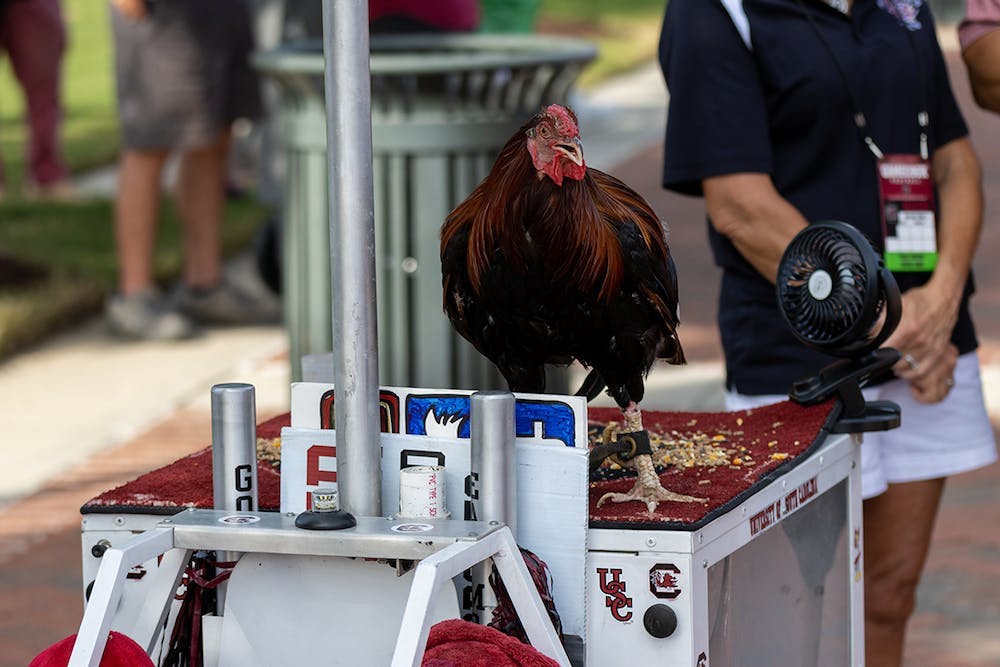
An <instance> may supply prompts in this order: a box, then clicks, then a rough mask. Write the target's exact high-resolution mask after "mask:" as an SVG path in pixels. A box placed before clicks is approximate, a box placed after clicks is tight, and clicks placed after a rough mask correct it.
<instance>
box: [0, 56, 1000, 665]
mask: <svg viewBox="0 0 1000 667" xmlns="http://www.w3.org/2000/svg"><path fill="white" fill-rule="evenodd" d="M949 61H950V65H951V67H952V76H953V81H954V84H955V87H956V89H957V92H958V94H959V97H960V101H961V104H962V106H963V109H964V110H965V111H966V113H967V118H968V120H969V122H970V126H971V128H972V132H973V137H974V139H975V141H976V142H977V147H978V150H979V152H980V156H981V158H982V160H983V162H984V167H985V174H986V179H987V193H988V204H987V205H988V209H987V213H988V216H990V217H992V219H993V221H994V222H996V221H997V220H998V215H1000V119H998V118H996V117H991V116H987V115H986V114H984V113H981V112H979V111H978V110H975V109H974V108H973V106H972V103H971V95H970V94H969V91H968V86H967V83H966V81H965V78H964V72H963V70H962V69H961V65H960V62H959V61H958V58H957V54H955V53H954V52H949ZM665 104H666V93H665V90H664V88H663V83H662V79H661V78H660V75H659V71H658V69H657V68H656V66H655V64H650V65H648V66H646V67H643V68H641V69H640V70H638V71H637V72H634V73H632V74H631V75H629V76H626V77H622V78H620V79H618V80H615V81H613V82H611V83H609V84H608V85H606V86H604V87H602V88H600V89H599V90H597V91H592V92H590V93H589V94H587V95H580V96H578V97H577V98H576V99H574V100H573V105H574V107H575V108H576V110H577V111H578V113H579V115H580V119H581V128H582V132H583V140H584V145H585V149H586V151H587V159H588V163H589V164H591V165H593V166H597V167H598V168H602V169H606V170H609V171H612V172H613V173H615V175H616V176H618V177H620V178H621V179H622V180H624V181H625V182H627V183H629V184H631V185H632V186H633V187H635V188H636V189H637V190H638V191H639V192H640V193H642V194H643V195H644V196H645V197H647V198H648V200H649V201H650V203H651V204H652V206H653V208H654V210H656V211H658V212H659V213H660V214H661V215H662V216H663V217H664V218H665V219H666V221H667V222H668V224H669V225H670V227H671V235H670V245H671V248H672V251H673V254H674V257H675V260H676V261H677V264H678V271H679V274H680V285H681V301H682V318H683V321H684V324H683V326H682V328H681V339H682V342H683V344H684V347H685V350H686V351H687V354H688V357H689V359H690V360H691V362H692V363H691V364H690V366H689V367H687V368H683V369H677V368H667V369H662V370H657V371H655V372H654V373H653V374H652V376H651V378H650V381H649V397H648V399H647V401H645V402H644V405H646V406H648V407H649V408H654V409H694V410H713V409H718V408H719V407H720V406H721V391H720V387H721V377H722V366H721V362H720V358H721V356H720V348H719V343H718V335H717V333H716V331H715V324H714V322H715V297H716V292H717V288H718V281H719V276H718V272H717V270H716V269H715V267H714V266H713V264H712V261H711V257H710V255H709V251H708V247H707V243H706V240H705V230H704V212H703V204H702V202H701V201H700V200H696V199H690V198H683V197H679V196H676V195H673V194H671V193H666V192H664V191H663V190H662V189H661V188H660V185H659V174H660V160H661V157H662V145H661V143H662V136H663V123H664V119H665ZM997 247H1000V227H998V226H997V225H995V224H992V225H991V224H987V226H986V228H985V229H984V235H983V240H982V243H981V250H980V252H979V255H978V258H977V261H976V272H977V278H978V284H979V286H980V292H979V294H978V295H977V297H976V298H975V301H974V313H975V315H976V317H977V321H978V323H979V329H980V334H981V337H982V339H983V342H984V345H983V349H982V355H983V359H984V361H985V362H986V366H985V380H986V384H987V387H988V390H989V392H988V404H989V407H990V411H991V414H992V415H994V418H995V419H996V420H997V421H1000V355H998V354H996V352H995V351H996V350H997V349H1000V347H998V344H1000V289H998V287H1000V265H998V264H997V263H996V262H993V261H992V258H991V251H992V250H993V249H994V248H997ZM230 381H241V382H250V383H252V384H254V385H255V386H256V388H257V412H258V418H259V419H264V418H267V417H269V416H271V415H273V414H277V413H280V412H283V411H285V410H287V406H288V361H287V344H286V339H285V332H284V331H283V329H282V328H280V327H257V328H231V329H217V330H212V331H210V332H208V334H207V335H206V336H204V337H203V338H200V339H197V340H193V341H187V342H182V343H171V344H165V343H136V344H123V343H120V342H118V341H115V340H113V339H112V338H110V337H109V336H108V335H107V333H106V331H105V329H104V326H103V324H102V323H101V322H99V321H94V322H90V323H88V324H86V325H85V326H83V327H81V328H79V329H77V330H75V331H71V332H69V333H66V334H64V335H61V336H59V337H58V338H56V339H54V340H52V341H50V342H48V343H46V344H44V345H41V346H39V347H38V348H37V349H35V350H33V351H31V352H28V353H26V354H24V355H21V356H19V357H17V358H15V359H13V360H10V361H8V362H6V363H4V364H2V365H0V406H2V407H0V419H2V422H3V424H4V427H5V435H6V438H5V440H4V444H3V448H4V454H5V465H4V466H3V467H0V503H3V504H4V505H3V506H2V507H0V590H3V591H4V594H3V596H0V619H2V620H0V667H8V666H9V667H14V666H21V667H23V665H25V664H27V662H28V661H29V660H30V659H31V657H33V656H34V655H35V654H37V653H38V652H39V651H40V650H42V649H43V648H45V647H46V646H48V645H50V644H52V643H54V642H55V641H57V640H59V639H61V638H62V637H64V636H66V635H68V634H70V633H72V632H74V631H75V629H76V626H77V625H78V623H79V620H80V615H81V613H82V601H81V594H80V592H81V582H80V578H81V572H80V555H79V549H80V539H79V522H80V516H79V513H78V508H79V506H80V505H81V504H83V503H84V502H86V501H87V500H89V499H90V498H91V497H93V496H95V495H97V494H98V493H100V492H102V491H104V490H106V489H109V488H112V487H114V486H116V485H118V484H121V483H123V482H125V481H127V480H129V479H131V478H133V477H135V476H137V475H138V474H141V473H143V472H146V471H148V470H150V469H152V468H155V467H157V466H159V465H163V464H166V463H169V462H171V461H173V460H176V459H177V458H179V457H180V456H182V455H184V454H186V453H188V452H190V451H194V450H198V449H201V448H203V447H205V446H206V445H207V444H208V443H209V442H210V412H209V391H210V389H211V386H212V385H213V384H216V383H218V382H230ZM998 483H1000V467H998V466H992V467H990V468H988V469H986V470H983V471H979V472H977V473H974V474H971V475H965V476H960V477H958V478H956V479H955V480H953V481H952V482H951V483H950V484H949V488H948V492H947V494H946V498H945V503H944V507H943V508H942V515H941V520H940V522H939V524H940V527H939V529H938V531H937V534H936V536H935V542H934V546H933V550H932V554H931V560H930V563H929V565H928V574H927V577H926V578H925V580H924V583H923V585H922V586H921V591H920V608H919V609H918V614H917V617H916V618H915V619H914V623H913V631H912V632H911V639H910V642H909V645H908V652H909V653H908V662H907V664H908V665H911V666H913V667H946V666H947V667H986V666H988V665H994V666H995V665H998V664H1000V643H998V642H997V641H996V640H995V639H993V637H994V635H995V628H996V627H997V624H998V623H1000V609H998V608H997V605H996V600H997V599H998V598H1000V595H998V594H1000V576H998V575H1000V571H998V568H1000V516H998V509H997V507H998V503H996V502H995V499H994V496H995V493H996V492H995V489H996V488H998Z"/></svg>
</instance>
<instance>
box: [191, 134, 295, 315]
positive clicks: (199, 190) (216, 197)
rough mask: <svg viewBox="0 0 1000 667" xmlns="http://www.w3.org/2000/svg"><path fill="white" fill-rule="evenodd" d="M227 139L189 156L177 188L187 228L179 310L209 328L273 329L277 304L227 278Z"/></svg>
mask: <svg viewBox="0 0 1000 667" xmlns="http://www.w3.org/2000/svg"><path fill="white" fill-rule="evenodd" d="M228 144H229V142H228V133H226V134H223V135H221V136H220V137H219V138H218V139H217V140H216V141H215V142H214V143H212V144H210V145H208V146H205V147H202V148H197V149H191V150H188V151H185V153H184V156H183V158H182V160H181V166H180V173H179V174H178V182H177V193H176V194H177V206H178V209H179V211H180V215H181V221H182V225H183V228H184V259H185V264H184V275H183V278H182V281H181V282H182V285H181V286H180V287H179V288H178V290H177V292H176V294H175V297H174V301H175V303H176V305H177V308H178V309H179V310H180V311H181V312H182V313H184V314H186V315H187V316H189V317H191V318H192V319H194V320H195V321H197V322H201V323H206V324H253V323H273V322H277V321H278V320H279V319H280V317H281V307H280V304H278V303H277V302H276V301H275V300H274V299H268V298H263V295H260V294H256V295H255V294H254V293H253V290H250V291H247V290H246V289H244V288H243V287H244V286H241V285H234V284H229V283H227V282H226V281H225V280H224V279H223V272H222V220H223V207H224V204H225V177H226V168H227V153H228Z"/></svg>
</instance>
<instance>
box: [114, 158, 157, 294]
mask: <svg viewBox="0 0 1000 667" xmlns="http://www.w3.org/2000/svg"><path fill="white" fill-rule="evenodd" d="M166 159H167V151H166V150H163V151H137V150H131V149H127V150H125V151H124V152H123V153H122V157H121V161H120V165H119V174H118V191H117V193H116V194H115V242H116V243H117V246H118V264H119V272H118V291H119V292H120V293H121V294H122V295H129V294H134V293H135V292H139V291H141V290H144V289H147V288H149V287H152V285H153V247H154V244H155V242H156V229H157V226H158V224H159V210H160V177H161V175H162V173H163V165H164V163H165V162H166Z"/></svg>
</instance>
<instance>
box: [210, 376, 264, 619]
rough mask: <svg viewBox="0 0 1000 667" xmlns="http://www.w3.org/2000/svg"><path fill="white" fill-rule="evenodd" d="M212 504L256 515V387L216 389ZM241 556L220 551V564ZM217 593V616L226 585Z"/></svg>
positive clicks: (236, 385)
mask: <svg viewBox="0 0 1000 667" xmlns="http://www.w3.org/2000/svg"><path fill="white" fill-rule="evenodd" d="M212 503H213V505H214V506H215V509H217V510H226V511H229V512H256V511H257V509H258V506H257V404H256V399H255V394H254V388H253V385H252V384H245V383H240V382H233V383H227V384H217V385H215V386H214V387H212ZM239 557H240V554H239V553H238V552H235V551H219V552H217V553H216V558H217V559H218V560H219V562H222V563H226V562H234V561H237V560H239ZM215 593H216V598H215V599H216V613H217V614H220V615H221V614H222V610H223V609H224V608H225V605H226V585H225V584H224V583H223V584H221V585H220V586H219V587H218V588H217V589H216V591H215Z"/></svg>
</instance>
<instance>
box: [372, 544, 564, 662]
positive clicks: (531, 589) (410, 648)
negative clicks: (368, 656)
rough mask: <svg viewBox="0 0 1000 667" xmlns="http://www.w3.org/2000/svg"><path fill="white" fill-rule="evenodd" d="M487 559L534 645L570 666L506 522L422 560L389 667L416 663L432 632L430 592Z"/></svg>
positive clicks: (431, 596)
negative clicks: (508, 595)
mask: <svg viewBox="0 0 1000 667" xmlns="http://www.w3.org/2000/svg"><path fill="white" fill-rule="evenodd" d="M487 558H493V562H494V563H495V564H496V567H497V570H498V571H499V573H500V576H501V578H502V579H503V582H504V585H505V586H506V587H507V592H508V593H509V594H510V599H511V602H513V603H514V610H515V611H516V612H517V615H518V617H519V618H520V619H521V623H522V625H524V631H525V633H526V634H527V635H528V639H530V640H531V643H532V645H533V646H534V647H535V648H537V649H538V650H539V651H541V652H542V653H544V654H545V655H547V656H549V657H552V658H553V659H555V660H556V661H557V662H558V663H559V664H560V665H566V666H568V665H569V664H570V663H569V658H568V657H567V655H566V651H565V649H563V646H562V643H560V641H559V637H558V635H556V631H555V628H553V627H552V622H551V621H550V620H549V616H548V614H547V613H546V611H545V607H544V605H543V604H542V601H541V598H539V597H538V591H537V590H536V589H535V585H534V584H533V583H532V581H531V576H530V575H529V574H528V568H527V566H526V565H525V564H524V559H523V558H522V557H521V551H520V549H518V547H517V543H515V542H514V537H513V536H512V535H511V533H510V529H509V528H507V527H506V526H504V527H503V528H501V529H500V530H498V531H495V532H493V533H490V534H489V535H487V536H485V537H484V538H483V539H481V540H478V541H476V542H457V543H455V544H453V545H451V546H449V547H447V548H445V549H442V550H441V551H439V552H437V553H436V554H434V555H433V556H429V557H427V558H425V559H424V560H422V561H420V564H419V565H418V566H417V570H416V572H415V573H414V577H413V585H412V586H411V588H410V597H409V599H408V600H407V602H406V609H405V610H404V612H403V622H402V624H401V625H400V632H399V639H398V640H397V641H396V650H395V652H394V653H393V656H392V667H418V666H419V665H420V661H421V659H422V658H423V655H424V647H425V645H426V644H427V635H428V633H429V632H430V616H429V612H430V605H431V600H432V598H433V594H434V591H436V590H437V587H438V586H440V585H441V584H442V583H443V582H445V581H450V580H451V579H452V578H453V577H456V576H458V575H459V574H460V573H462V572H464V571H465V570H467V569H469V568H470V567H472V566H473V565H475V564H476V563H480V562H482V561H484V560H486V559H487Z"/></svg>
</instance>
